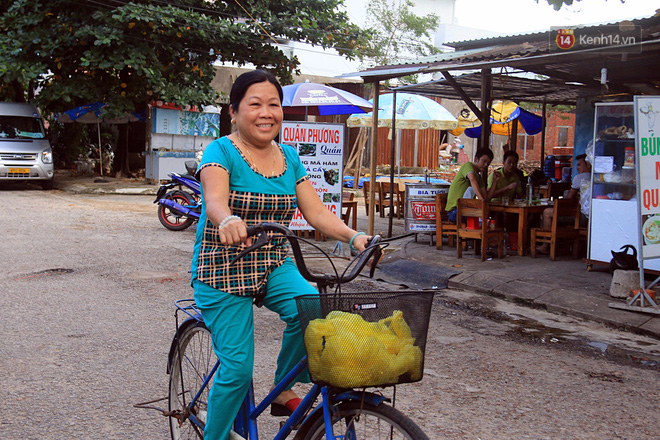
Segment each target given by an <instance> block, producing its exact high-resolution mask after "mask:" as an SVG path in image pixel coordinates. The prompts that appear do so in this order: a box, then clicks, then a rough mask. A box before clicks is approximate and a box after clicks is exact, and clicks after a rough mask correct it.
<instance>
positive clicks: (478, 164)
mask: <svg viewBox="0 0 660 440" xmlns="http://www.w3.org/2000/svg"><path fill="white" fill-rule="evenodd" d="M492 160H493V152H492V151H490V148H480V149H478V150H477V152H476V153H475V156H474V161H473V162H467V163H465V164H463V166H461V168H460V169H459V170H458V173H457V174H456V177H454V180H452V182H451V186H450V187H449V193H448V194H447V206H446V208H445V209H446V210H447V218H448V219H449V221H451V222H456V201H457V200H458V199H460V198H468V197H469V198H471V197H473V196H476V197H477V198H478V199H484V200H490V199H491V198H492V197H493V194H492V193H493V192H494V191H495V187H496V186H497V182H499V180H500V177H499V175H497V176H495V177H494V179H493V182H494V184H493V185H491V187H490V188H489V189H488V190H486V186H485V185H484V181H483V179H482V178H481V175H480V174H479V173H481V172H483V171H488V166H489V165H490V162H491V161H492ZM466 192H467V194H466Z"/></svg>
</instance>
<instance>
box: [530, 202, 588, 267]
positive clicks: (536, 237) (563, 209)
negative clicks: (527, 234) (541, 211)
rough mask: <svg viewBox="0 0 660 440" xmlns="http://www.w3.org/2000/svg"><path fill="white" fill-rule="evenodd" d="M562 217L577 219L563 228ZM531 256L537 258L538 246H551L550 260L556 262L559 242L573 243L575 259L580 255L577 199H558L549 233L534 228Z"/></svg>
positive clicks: (532, 230)
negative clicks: (542, 244)
mask: <svg viewBox="0 0 660 440" xmlns="http://www.w3.org/2000/svg"><path fill="white" fill-rule="evenodd" d="M561 217H571V218H573V219H575V220H574V221H573V222H571V223H572V224H570V225H568V226H561V225H560V224H559V219H560V218H561ZM531 235H532V244H531V249H530V251H531V254H532V257H533V258H536V246H537V244H539V243H549V244H550V259H551V260H552V261H555V259H556V256H557V242H558V241H559V240H567V241H569V242H571V246H572V248H573V258H577V255H578V242H579V240H580V203H579V200H578V199H576V198H572V199H567V198H563V199H556V200H555V205H554V214H553V216H552V227H551V229H550V230H549V231H544V230H543V229H541V228H532V229H531Z"/></svg>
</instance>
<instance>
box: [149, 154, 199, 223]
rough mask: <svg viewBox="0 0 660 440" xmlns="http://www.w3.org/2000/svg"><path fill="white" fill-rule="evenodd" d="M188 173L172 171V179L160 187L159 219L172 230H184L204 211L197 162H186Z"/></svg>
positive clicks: (158, 195) (157, 201)
mask: <svg viewBox="0 0 660 440" xmlns="http://www.w3.org/2000/svg"><path fill="white" fill-rule="evenodd" d="M185 166H186V171H187V172H188V173H187V174H178V173H170V174H169V176H170V178H171V179H172V180H171V181H170V182H168V183H164V184H163V185H161V186H160V188H159V189H158V193H157V194H156V200H154V203H158V220H160V223H161V224H162V225H163V226H165V227H166V228H167V229H169V230H171V231H183V230H184V229H187V228H188V227H190V225H192V224H193V223H194V222H196V221H197V220H199V215H200V213H201V212H202V203H201V187H200V183H199V181H198V180H197V179H195V177H194V176H195V172H196V171H197V162H196V161H194V160H189V161H186V162H185Z"/></svg>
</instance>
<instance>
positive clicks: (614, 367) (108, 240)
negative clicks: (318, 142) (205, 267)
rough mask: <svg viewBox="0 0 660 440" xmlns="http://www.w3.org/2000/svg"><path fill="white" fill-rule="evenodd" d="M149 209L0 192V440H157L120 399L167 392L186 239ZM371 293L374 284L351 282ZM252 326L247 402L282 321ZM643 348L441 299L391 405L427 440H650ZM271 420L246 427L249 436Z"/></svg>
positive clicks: (446, 295) (130, 203) (555, 320)
mask: <svg viewBox="0 0 660 440" xmlns="http://www.w3.org/2000/svg"><path fill="white" fill-rule="evenodd" d="M151 202H152V197H150V196H107V195H106V196H85V195H72V194H67V193H63V192H60V191H52V192H42V191H39V190H36V189H32V188H27V189H24V188H16V187H9V188H7V187H2V188H0V203H2V205H3V206H4V207H5V215H4V216H3V217H4V221H3V234H2V249H3V251H4V255H5V260H4V267H5V270H4V271H3V272H4V273H3V274H2V275H0V282H1V283H2V284H1V285H2V288H1V290H0V291H1V292H2V298H3V301H4V311H3V315H4V316H3V319H2V320H1V321H0V331H1V332H2V335H3V338H2V342H0V370H1V371H2V372H3V374H2V375H0V389H1V390H2V391H0V397H1V402H2V403H0V412H1V413H2V414H3V415H4V417H2V418H1V419H0V438H6V439H18V438H20V439H40V440H44V439H46V440H48V439H52V440H59V439H63V438H66V439H108V438H113V439H114V438H118V439H119V438H121V439H166V438H169V432H168V428H167V422H166V420H165V419H164V418H163V417H162V416H160V415H159V414H158V413H157V412H156V411H149V410H143V409H135V408H134V407H133V404H135V403H138V402H143V401H146V400H150V399H154V398H158V397H163V396H165V395H166V394H167V383H168V376H167V374H166V372H165V365H166V360H167V352H168V349H169V344H170V341H171V337H172V334H173V331H174V318H173V301H174V300H175V299H178V298H185V297H190V296H192V291H191V289H190V287H189V279H188V273H187V270H188V267H189V264H190V258H191V255H192V244H193V241H194V230H193V229H189V230H186V231H183V232H180V233H176V232H172V231H168V230H166V229H165V228H163V227H162V226H161V225H160V223H159V222H158V219H157V217H156V206H155V205H153V204H152V203H151ZM374 288H377V289H382V288H388V286H382V285H375V284H373V283H371V282H370V281H366V280H364V279H361V280H359V281H357V282H356V284H355V285H353V286H351V287H350V289H354V290H364V289H374ZM466 304H467V305H468V306H466ZM470 304H472V306H469V305H470ZM255 320H256V321H255V322H256V340H255V344H256V353H257V358H256V361H255V386H256V389H257V395H258V396H259V395H263V394H264V393H265V392H266V391H267V390H268V388H269V385H270V383H271V381H272V372H273V371H274V361H275V357H276V355H277V351H278V346H279V345H278V344H279V339H280V336H281V330H282V324H281V323H280V321H279V319H278V318H277V317H276V316H274V315H273V314H272V313H270V312H269V311H267V310H264V309H255ZM521 322H524V325H523V324H521ZM567 335H569V336H570V337H568V336H567ZM603 341H605V342H603ZM603 343H607V344H609V345H610V346H611V345H613V344H616V345H617V346H620V347H621V350H620V353H621V355H620V356H612V355H611V353H612V350H608V352H609V354H608V355H607V356H606V355H605V354H603V350H602V349H601V345H602V344H603ZM599 344H601V345H599ZM632 348H636V349H638V350H637V351H634V353H635V354H631V353H633V351H631V349H632ZM657 354H660V350H659V349H658V341H656V340H650V339H648V338H644V337H642V336H638V335H633V334H627V333H621V332H615V331H611V330H609V329H606V328H604V327H601V326H598V325H596V324H593V323H585V322H582V321H579V320H576V319H571V318H566V317H560V316H556V315H550V314H547V313H544V312H541V311H537V310H528V309H524V308H521V307H517V306H515V305H511V304H502V303H501V302H499V301H497V300H495V299H494V298H490V297H483V296H479V295H471V294H467V293H465V292H455V291H443V292H440V293H439V294H438V295H437V296H436V299H435V302H434V306H433V311H432V317H431V324H430V328H429V337H428V342H427V350H426V361H425V370H424V373H425V374H424V379H423V380H422V381H421V382H418V383H415V384H407V385H402V386H399V387H397V390H396V406H397V408H399V409H400V410H402V411H403V412H405V413H406V414H408V415H409V416H410V417H411V418H412V419H413V420H415V421H416V422H417V423H418V424H419V425H420V426H421V427H422V428H423V429H424V431H425V432H426V433H427V434H428V436H429V438H431V439H560V438H561V439H631V440H632V439H656V438H657V433H658V429H657V420H656V419H657V408H658V407H660V386H659V384H658V379H659V370H658V364H657V362H654V361H653V356H654V355H657ZM297 389H298V390H299V391H300V392H302V391H304V389H305V386H298V387H297ZM383 393H384V394H386V395H388V396H391V395H392V390H391V389H386V390H383ZM160 405H162V406H165V405H166V404H165V403H164V402H161V403H160ZM272 425H273V424H272V423H270V422H269V421H268V420H266V421H265V422H264V423H261V424H260V427H261V429H262V432H263V435H262V438H268V435H267V434H268V433H269V432H272V428H271V426H272Z"/></svg>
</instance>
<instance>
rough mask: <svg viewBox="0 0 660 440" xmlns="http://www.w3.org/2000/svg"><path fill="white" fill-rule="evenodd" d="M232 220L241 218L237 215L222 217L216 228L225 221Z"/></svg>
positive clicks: (220, 226) (224, 223) (225, 222)
mask: <svg viewBox="0 0 660 440" xmlns="http://www.w3.org/2000/svg"><path fill="white" fill-rule="evenodd" d="M232 220H241V218H240V217H239V216H237V215H229V216H227V217H225V218H223V219H222V221H221V222H220V225H218V228H222V227H223V226H224V225H226V224H227V223H229V222H230V221H232Z"/></svg>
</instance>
